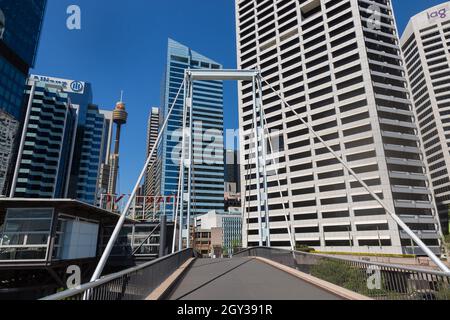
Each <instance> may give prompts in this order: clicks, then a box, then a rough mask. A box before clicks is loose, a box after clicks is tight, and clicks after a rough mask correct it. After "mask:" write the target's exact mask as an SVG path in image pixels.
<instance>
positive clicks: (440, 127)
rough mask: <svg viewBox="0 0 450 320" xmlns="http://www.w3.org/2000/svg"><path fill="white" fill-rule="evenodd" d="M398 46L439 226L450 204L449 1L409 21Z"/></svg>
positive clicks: (444, 224) (444, 223)
mask: <svg viewBox="0 0 450 320" xmlns="http://www.w3.org/2000/svg"><path fill="white" fill-rule="evenodd" d="M401 45H402V49H403V54H404V58H405V63H406V68H407V71H408V78H409V85H410V88H411V92H412V100H413V105H414V111H415V113H416V117H417V122H418V125H419V129H420V130H419V135H420V138H421V140H422V144H421V145H422V149H423V154H425V155H426V157H425V162H426V165H427V169H428V174H429V175H430V180H431V183H432V186H433V191H434V196H435V199H436V204H437V208H438V212H439V217H440V220H441V226H442V229H443V231H444V232H445V233H448V228H449V225H448V222H449V219H448V218H449V205H450V175H449V168H450V2H446V3H443V4H441V5H439V6H435V7H433V8H430V9H428V10H426V11H424V12H422V13H419V14H418V15H416V16H414V17H413V18H411V20H410V22H409V24H408V26H407V28H406V30H405V32H404V33H403V36H402V38H401Z"/></svg>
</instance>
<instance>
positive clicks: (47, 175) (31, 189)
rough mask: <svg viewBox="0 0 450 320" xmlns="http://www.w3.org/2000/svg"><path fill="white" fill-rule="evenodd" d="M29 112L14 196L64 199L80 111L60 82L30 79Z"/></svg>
mask: <svg viewBox="0 0 450 320" xmlns="http://www.w3.org/2000/svg"><path fill="white" fill-rule="evenodd" d="M26 98H27V101H28V103H27V112H26V118H25V123H24V125H23V128H24V129H23V132H22V136H21V141H20V147H19V152H18V156H17V160H16V166H15V171H14V178H13V181H12V187H11V194H10V195H11V197H15V198H65V197H66V195H67V190H68V187H69V179H70V168H71V162H72V156H73V153H74V149H73V146H74V142H75V136H76V129H77V120H78V114H77V113H78V111H79V110H77V109H76V108H75V107H73V106H72V105H71V104H70V103H69V97H68V94H67V93H66V92H64V86H63V85H62V84H61V83H58V84H57V83H49V82H43V81H40V80H39V79H35V78H34V77H32V78H30V79H29V81H28V85H27V88H26Z"/></svg>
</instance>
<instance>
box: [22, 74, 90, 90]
mask: <svg viewBox="0 0 450 320" xmlns="http://www.w3.org/2000/svg"><path fill="white" fill-rule="evenodd" d="M30 79H31V80H34V81H41V82H44V83H48V84H55V85H59V86H61V87H63V89H64V92H67V93H76V94H83V93H84V88H85V86H86V83H85V82H82V81H76V80H67V79H60V78H52V77H46V76H39V75H31V76H30Z"/></svg>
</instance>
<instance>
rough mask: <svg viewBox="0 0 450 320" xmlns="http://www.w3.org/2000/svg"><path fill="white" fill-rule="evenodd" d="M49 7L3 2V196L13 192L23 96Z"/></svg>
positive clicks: (37, 0)
mask: <svg viewBox="0 0 450 320" xmlns="http://www.w3.org/2000/svg"><path fill="white" fill-rule="evenodd" d="M45 6H46V0H30V1H15V0H0V79H1V81H0V195H7V194H8V193H9V186H10V183H11V180H12V174H13V170H14V159H15V151H16V147H17V144H18V137H20V134H19V132H20V125H21V122H22V121H23V116H24V114H23V108H22V102H23V98H24V95H23V93H24V89H25V84H26V79H27V76H28V71H29V69H30V68H31V67H33V66H34V61H35V56H36V51H37V46H38V42H39V37H40V32H41V25H42V21H43V17H44V12H45Z"/></svg>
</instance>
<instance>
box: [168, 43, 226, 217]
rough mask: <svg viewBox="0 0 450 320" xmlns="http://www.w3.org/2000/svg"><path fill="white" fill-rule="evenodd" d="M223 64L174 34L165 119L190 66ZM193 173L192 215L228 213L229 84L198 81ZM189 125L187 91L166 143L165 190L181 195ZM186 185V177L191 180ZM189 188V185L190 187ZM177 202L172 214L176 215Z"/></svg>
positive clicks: (171, 210)
mask: <svg viewBox="0 0 450 320" xmlns="http://www.w3.org/2000/svg"><path fill="white" fill-rule="evenodd" d="M189 68H190V69H200V68H202V69H221V68H222V66H221V65H220V64H218V63H216V62H214V61H213V60H211V59H209V58H207V57H205V56H203V55H201V54H199V53H197V52H195V51H193V50H191V49H190V48H188V47H186V46H184V45H182V44H180V43H178V42H176V41H174V40H171V39H169V44H168V56H167V70H166V73H165V79H164V85H163V103H162V108H161V116H162V118H165V117H166V116H167V114H168V112H169V108H170V107H171V106H172V104H173V103H174V100H175V97H176V94H177V92H178V89H179V87H180V85H181V84H182V82H183V78H184V72H185V70H186V69H189ZM193 122H194V129H193V132H194V134H193V137H194V142H193V158H194V165H193V178H192V214H193V215H197V214H202V213H206V212H208V211H210V210H217V211H219V212H223V210H224V209H223V206H224V205H223V189H224V187H223V186H224V164H223V145H224V143H223V83H222V82H221V81H197V82H195V83H194V89H193ZM182 124H183V93H181V95H180V98H179V99H178V100H177V101H176V103H175V108H174V112H173V114H172V116H171V118H170V119H169V122H168V126H167V129H166V130H165V132H164V136H163V141H162V144H161V147H160V152H159V154H160V156H161V159H162V163H161V183H160V190H161V195H163V196H171V195H176V194H177V191H178V182H179V175H180V167H179V163H180V153H181V152H180V151H181V138H182ZM185 184H186V182H185ZM185 190H187V185H186V189H185ZM173 213H174V210H173V206H172V205H170V206H168V207H167V215H168V216H169V219H170V217H173Z"/></svg>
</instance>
